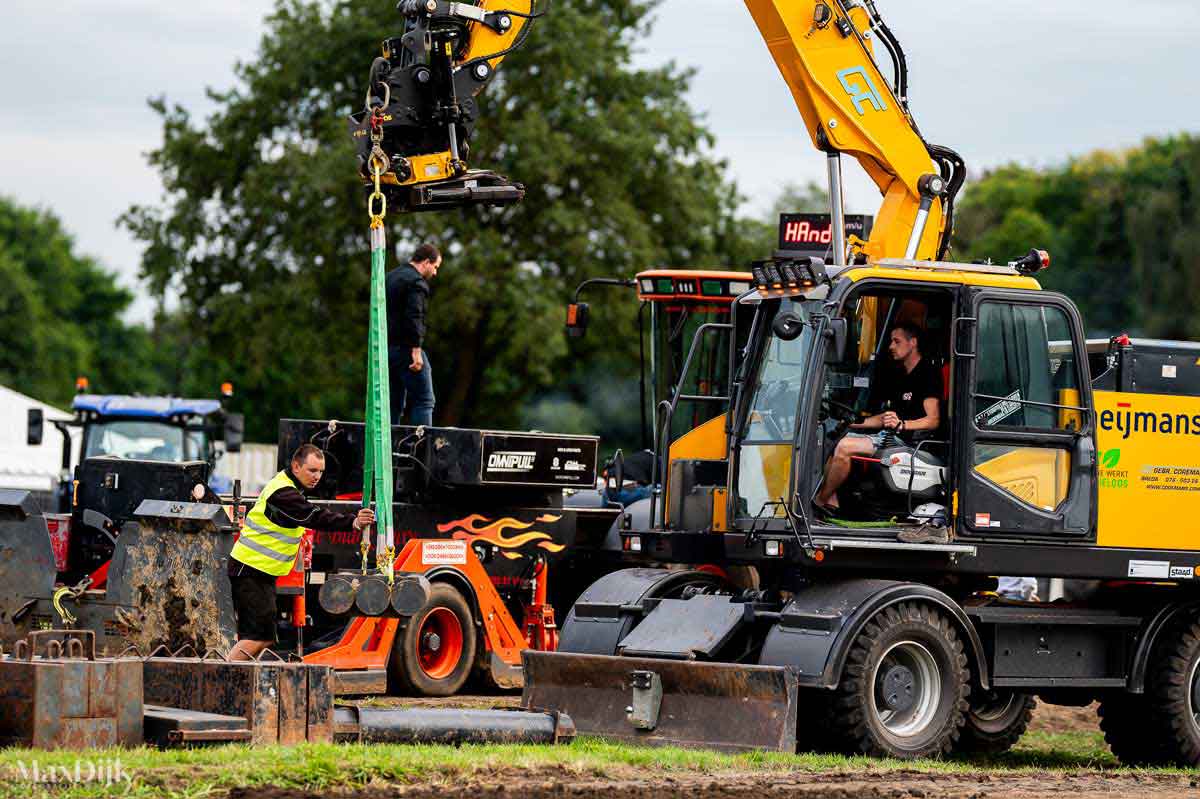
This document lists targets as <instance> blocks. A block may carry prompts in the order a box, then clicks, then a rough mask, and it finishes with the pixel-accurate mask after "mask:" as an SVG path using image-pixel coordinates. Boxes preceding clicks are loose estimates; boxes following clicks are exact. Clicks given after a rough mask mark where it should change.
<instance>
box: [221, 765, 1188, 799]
mask: <svg viewBox="0 0 1200 799" xmlns="http://www.w3.org/2000/svg"><path fill="white" fill-rule="evenodd" d="M521 774H522V776H520V777H513V776H510V775H505V776H503V777H501V776H499V775H497V776H496V777H493V778H490V779H486V780H484V779H480V778H478V777H474V778H470V779H467V780H459V781H456V782H455V783H454V784H446V783H421V784H414V785H407V786H389V787H387V788H383V787H379V788H374V787H373V788H371V789H369V790H365V791H357V792H347V793H343V792H306V791H297V790H273V789H269V788H248V789H237V790H234V791H233V792H231V793H230V794H229V797H230V799H317V797H337V798H338V799H352V798H353V799H359V798H360V797H361V799H367V797H372V799H381V798H382V797H388V796H395V797H406V799H435V798H436V799H444V797H446V796H471V797H480V798H481V799H500V798H501V797H522V798H523V799H524V798H525V797H529V798H530V799H540V798H541V797H573V798H574V799H593V797H594V798H595V799H612V798H613V797H618V796H619V797H633V798H634V799H651V797H655V798H657V797H663V796H689V797H704V798H705V799H724V798H725V797H739V798H740V797H746V798H747V799H749V798H750V797H754V798H755V799H758V797H764V798H765V799H776V798H778V799H784V798H785V797H821V798H822V799H904V798H906V797H924V798H925V799H985V798H987V799H990V798H992V797H994V798H995V799H1001V798H1002V797H1003V798H1004V799H1034V798H1035V797H1051V796H1061V795H1063V794H1064V793H1069V794H1070V795H1071V797H1072V799H1101V798H1103V799H1114V797H1142V796H1145V797H1151V796H1153V797H1157V798H1158V799H1183V798H1184V797H1188V799H1195V798H1196V796H1197V795H1200V789H1198V788H1197V782H1196V780H1195V779H1194V778H1188V777H1180V776H1174V775H1130V774H1122V775H1111V774H1105V773H1103V772H1098V771H1088V772H1083V773H1079V774H1070V775H1068V774H1061V773H1054V772H1024V773H1021V774H1016V775H1013V776H1011V777H1004V776H995V775H990V774H928V773H923V772H906V771H892V772H885V773H879V774H871V773H862V772H857V773H849V772H847V773H840V772H832V773H830V772H825V773H820V774H813V773H806V772H797V773H792V774H772V775H769V776H763V775H759V774H754V773H741V772H735V773H728V774H715V775H684V776H678V777H654V776H651V775H646V776H645V777H644V778H638V777H623V778H616V779H596V778H595V777H584V778H579V779H571V778H566V779H564V777H563V774H562V772H561V771H547V772H545V773H541V774H539V773H531V772H522V773H521Z"/></svg>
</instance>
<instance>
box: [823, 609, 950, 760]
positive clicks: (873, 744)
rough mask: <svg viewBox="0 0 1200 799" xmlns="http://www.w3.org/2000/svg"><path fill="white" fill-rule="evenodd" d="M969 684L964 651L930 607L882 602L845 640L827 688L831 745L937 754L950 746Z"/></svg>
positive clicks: (868, 751) (906, 755)
mask: <svg viewBox="0 0 1200 799" xmlns="http://www.w3.org/2000/svg"><path fill="white" fill-rule="evenodd" d="M969 690H970V686H969V684H968V673H967V657H966V655H965V654H964V653H963V646H962V642H961V641H960V640H959V638H958V634H957V633H956V632H955V630H954V627H953V625H952V624H951V623H950V621H949V620H948V619H947V618H946V617H945V616H944V615H943V614H942V613H941V612H939V611H938V610H935V609H934V608H932V607H930V606H928V605H925V604H920V603H915V602H906V603H902V604H900V605H895V606H892V607H889V608H886V609H884V610H883V611H881V612H880V613H879V614H877V615H876V616H875V617H874V618H872V619H871V620H870V621H869V622H867V624H866V626H865V627H864V628H863V630H862V632H860V633H859V634H858V637H857V638H855V640H854V643H853V644H851V646H850V652H849V655H848V657H847V660H846V665H845V667H844V669H843V671H842V675H841V683H840V684H839V685H838V687H837V689H836V690H835V691H834V698H833V701H832V703H831V713H830V715H829V717H828V721H829V728H830V730H831V731H832V732H833V736H834V740H833V743H834V746H835V748H837V749H839V750H842V751H845V752H850V753H855V754H865V755H870V756H873V757H896V758H903V759H914V758H921V757H940V756H942V755H945V754H947V753H948V752H950V750H951V749H952V748H953V746H954V745H955V743H956V741H957V740H958V737H959V731H960V730H961V728H962V725H963V717H964V715H965V713H966V711H967V707H968V706H967V693H968V691H969Z"/></svg>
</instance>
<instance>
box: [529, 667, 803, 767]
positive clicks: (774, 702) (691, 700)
mask: <svg viewBox="0 0 1200 799" xmlns="http://www.w3.org/2000/svg"><path fill="white" fill-rule="evenodd" d="M521 657H522V662H523V666H524V672H525V689H524V693H523V694H522V696H521V705H522V706H523V707H525V708H527V709H531V710H532V709H537V710H554V711H558V712H560V713H566V714H567V715H569V716H570V717H571V718H572V720H574V722H575V727H576V730H577V731H578V733H579V734H580V735H597V736H602V737H604V738H614V739H617V740H620V741H627V742H630V743H639V744H646V745H673V746H696V747H707V748H712V749H722V750H728V751H738V750H748V749H765V750H770V751H777V752H794V751H796V718H797V715H796V714H797V702H798V695H799V686H798V680H797V676H796V674H795V672H793V671H792V670H790V669H786V668H781V667H778V666H743V665H739V664H729V663H701V662H697V661H694V660H692V661H688V660H664V659H659V658H633V657H610V656H605V655H577V654H568V653H559V652H535V651H532V650H525V651H524V652H522V653H521Z"/></svg>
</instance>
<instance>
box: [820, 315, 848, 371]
mask: <svg viewBox="0 0 1200 799" xmlns="http://www.w3.org/2000/svg"><path fill="white" fill-rule="evenodd" d="M849 333H850V324H849V323H848V322H847V321H846V320H845V319H836V318H835V319H830V320H829V326H828V327H826V328H825V337H826V338H828V339H829V346H828V347H826V348H825V363H841V362H842V361H844V360H846V342H847V340H849V338H850V335H849Z"/></svg>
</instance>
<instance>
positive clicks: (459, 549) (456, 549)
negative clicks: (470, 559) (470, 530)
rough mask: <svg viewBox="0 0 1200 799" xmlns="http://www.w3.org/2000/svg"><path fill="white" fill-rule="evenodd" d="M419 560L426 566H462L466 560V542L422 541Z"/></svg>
mask: <svg viewBox="0 0 1200 799" xmlns="http://www.w3.org/2000/svg"><path fill="white" fill-rule="evenodd" d="M421 562H422V563H424V564H425V565H426V566H462V565H464V564H466V562H467V542H466V541H423V542H421Z"/></svg>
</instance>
